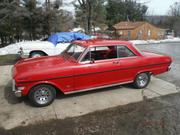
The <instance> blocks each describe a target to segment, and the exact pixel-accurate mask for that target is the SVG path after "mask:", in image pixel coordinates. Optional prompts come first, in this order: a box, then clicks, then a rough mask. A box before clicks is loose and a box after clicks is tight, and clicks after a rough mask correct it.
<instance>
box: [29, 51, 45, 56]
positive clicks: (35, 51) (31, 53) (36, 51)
mask: <svg viewBox="0 0 180 135" xmlns="http://www.w3.org/2000/svg"><path fill="white" fill-rule="evenodd" d="M34 52H39V53H43V54H44V56H47V53H45V52H44V51H41V50H33V51H31V52H30V53H29V56H30V55H31V54H32V53H34Z"/></svg>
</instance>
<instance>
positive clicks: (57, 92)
mask: <svg viewBox="0 0 180 135" xmlns="http://www.w3.org/2000/svg"><path fill="white" fill-rule="evenodd" d="M38 85H50V86H52V87H53V88H55V90H56V94H64V93H63V92H62V91H61V90H60V89H59V88H57V87H56V86H55V85H53V84H49V83H40V84H36V85H34V86H33V87H31V88H30V90H29V92H28V94H29V93H30V91H31V90H32V89H33V88H34V87H36V86H38Z"/></svg>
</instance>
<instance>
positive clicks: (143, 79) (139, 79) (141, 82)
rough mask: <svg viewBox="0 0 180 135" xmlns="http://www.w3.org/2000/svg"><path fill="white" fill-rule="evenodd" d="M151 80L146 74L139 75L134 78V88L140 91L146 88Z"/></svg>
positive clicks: (148, 74)
mask: <svg viewBox="0 0 180 135" xmlns="http://www.w3.org/2000/svg"><path fill="white" fill-rule="evenodd" d="M150 80H151V75H150V73H148V72H144V73H140V74H138V75H137V76H136V78H135V80H134V83H133V85H134V87H135V88H137V89H142V88H145V87H147V86H148V84H149V82H150Z"/></svg>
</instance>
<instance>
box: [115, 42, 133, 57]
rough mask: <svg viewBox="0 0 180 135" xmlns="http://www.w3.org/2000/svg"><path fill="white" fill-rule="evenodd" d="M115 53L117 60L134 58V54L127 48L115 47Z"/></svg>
mask: <svg viewBox="0 0 180 135" xmlns="http://www.w3.org/2000/svg"><path fill="white" fill-rule="evenodd" d="M117 52H118V58H123V57H132V56H135V54H134V53H133V52H132V51H131V50H130V49H129V48H127V47H126V46H123V45H122V46H120V45H119V46H117Z"/></svg>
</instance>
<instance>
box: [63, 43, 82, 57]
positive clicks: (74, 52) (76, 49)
mask: <svg viewBox="0 0 180 135" xmlns="http://www.w3.org/2000/svg"><path fill="white" fill-rule="evenodd" d="M85 49H86V48H85V47H83V46H80V45H77V44H71V45H70V46H69V47H68V48H67V49H66V50H65V51H64V52H63V54H65V55H68V56H69V57H73V58H74V59H75V60H78V58H79V57H80V56H81V54H82V53H83V52H84V50H85Z"/></svg>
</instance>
